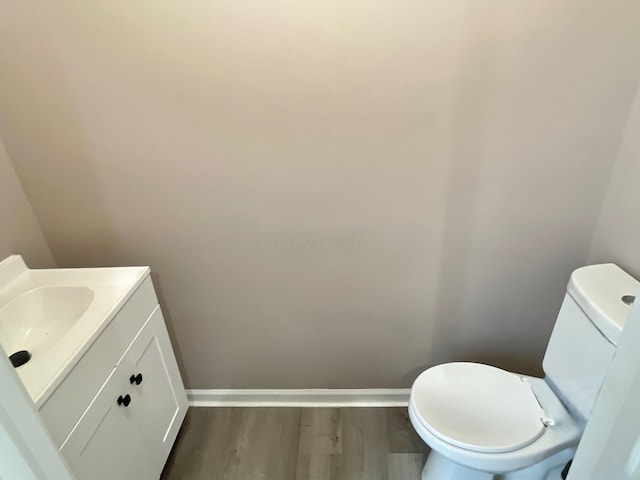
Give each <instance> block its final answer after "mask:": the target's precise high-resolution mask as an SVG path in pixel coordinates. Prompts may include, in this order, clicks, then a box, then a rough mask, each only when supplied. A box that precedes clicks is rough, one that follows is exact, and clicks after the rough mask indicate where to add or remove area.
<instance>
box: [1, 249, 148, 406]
mask: <svg viewBox="0 0 640 480" xmlns="http://www.w3.org/2000/svg"><path fill="white" fill-rule="evenodd" d="M147 275H149V268H148V267H117V268H69V269H44V270H37V269H30V268H28V267H27V266H26V265H25V263H24V261H23V260H22V257H20V256H19V255H13V256H11V257H9V258H6V259H5V260H3V261H1V262H0V346H1V347H2V348H0V354H1V355H11V354H13V353H15V352H17V351H20V350H26V351H28V352H29V353H30V354H31V359H30V360H29V361H28V362H27V363H25V364H24V365H21V366H19V367H17V368H16V372H17V373H18V376H19V377H20V379H21V380H22V383H23V384H24V386H25V387H26V389H27V391H28V392H29V395H31V398H32V399H33V401H34V403H35V404H36V405H37V406H38V407H39V406H41V405H42V404H43V403H44V401H45V400H46V399H47V398H48V397H49V395H50V394H51V392H53V391H54V390H55V388H56V387H57V386H58V385H59V384H60V382H61V381H62V379H63V378H64V377H65V375H66V374H67V373H68V372H69V371H70V370H71V369H72V368H73V366H74V365H75V364H76V363H77V361H78V360H79V359H80V358H81V357H82V355H83V354H84V353H85V352H86V351H87V349H88V348H89V346H90V345H91V343H92V342H93V341H94V340H95V339H96V338H97V336H98V335H100V333H101V332H102V331H103V330H104V329H105V327H106V326H107V325H108V324H109V322H110V321H111V320H112V319H113V317H114V316H115V314H116V313H117V312H118V310H119V309H120V307H122V305H124V303H125V302H126V301H127V300H128V299H129V297H130V296H131V295H132V294H133V292H135V290H136V288H138V286H139V285H140V284H141V283H142V281H143V280H144V279H145V278H146V277H147ZM2 350H4V351H2Z"/></svg>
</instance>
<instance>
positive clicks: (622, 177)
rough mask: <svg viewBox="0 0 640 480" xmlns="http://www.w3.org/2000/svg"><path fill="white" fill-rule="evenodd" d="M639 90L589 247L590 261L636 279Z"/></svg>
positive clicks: (639, 251)
mask: <svg viewBox="0 0 640 480" xmlns="http://www.w3.org/2000/svg"><path fill="white" fill-rule="evenodd" d="M638 206H640V91H639V92H638V95H637V96H636V100H635V103H634V105H633V110H632V111H631V114H630V115H629V122H628V124H627V128H626V130H625V133H624V137H623V139H622V144H621V146H620V152H619V153H618V156H617V160H616V163H615V167H614V169H613V174H612V175H611V181H610V182H609V187H608V189H607V195H606V197H605V200H604V202H603V205H602V211H601V212H600V218H599V219H598V224H597V228H596V231H595V234H594V237H593V243H592V245H591V252H590V254H589V260H590V261H591V262H594V263H595V262H615V263H617V264H619V265H621V266H622V267H624V268H625V269H626V270H627V271H628V272H629V273H631V274H633V275H634V276H635V277H636V278H640V215H638V211H637V210H638Z"/></svg>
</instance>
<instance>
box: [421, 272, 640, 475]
mask: <svg viewBox="0 0 640 480" xmlns="http://www.w3.org/2000/svg"><path fill="white" fill-rule="evenodd" d="M639 287H640V283H638V281H637V280H635V279H634V278H633V277H631V276H630V275H629V274H627V273H626V272H624V271H623V270H621V269H620V268H619V267H617V266H616V265H613V264H603V265H592V266H589V267H583V268H580V269H578V270H576V271H574V272H573V274H572V275H571V279H570V281H569V284H568V285H567V292H566V295H565V298H564V301H563V303H562V307H561V308H560V312H559V313H558V317H557V318H556V323H555V326H554V328H553V333H552V334H551V339H550V340H549V344H548V345H547V350H546V352H545V356H544V360H543V362H542V367H543V370H544V372H545V378H544V379H541V378H534V377H526V376H522V375H516V374H514V373H510V372H507V371H505V370H500V369H498V368H495V367H490V366H488V365H482V364H478V363H446V364H443V365H438V366H435V367H433V368H430V369H428V370H426V371H425V372H423V373H422V374H421V375H420V376H419V377H418V378H417V379H416V381H415V382H414V384H413V387H412V388H411V398H410V402H409V416H410V418H411V423H412V424H413V427H414V428H415V430H416V431H417V432H418V434H419V435H420V437H422V439H423V440H424V441H425V442H426V443H427V444H428V445H429V446H430V447H431V450H432V451H431V454H430V455H429V458H428V459H427V463H426V464H425V467H424V470H423V472H422V478H423V480H494V479H495V480H552V479H553V480H556V479H557V480H559V479H560V472H561V471H562V469H563V467H564V466H565V465H566V464H567V462H568V461H569V460H570V459H571V458H572V456H573V453H574V451H575V448H576V446H577V444H578V442H579V440H580V436H581V434H582V431H583V429H584V426H585V424H586V422H587V420H588V419H589V416H590V415H591V409H592V408H593V404H594V402H595V400H596V398H597V396H598V393H599V391H600V387H601V386H602V382H603V381H604V377H605V375H606V372H607V369H608V367H609V363H610V362H611V359H612V358H613V355H614V354H615V350H616V345H617V342H618V338H619V336H620V332H621V331H622V328H623V327H624V324H625V322H626V319H627V316H628V315H629V312H630V310H631V307H630V306H629V305H630V303H631V302H629V301H628V300H629V299H630V298H631V296H633V295H634V294H635V293H636V292H637V291H638V288H639ZM633 298H635V297H633Z"/></svg>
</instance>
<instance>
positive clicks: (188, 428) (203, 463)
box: [162, 408, 428, 480]
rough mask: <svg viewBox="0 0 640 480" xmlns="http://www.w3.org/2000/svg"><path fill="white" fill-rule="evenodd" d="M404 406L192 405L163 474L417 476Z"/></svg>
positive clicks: (323, 479)
mask: <svg viewBox="0 0 640 480" xmlns="http://www.w3.org/2000/svg"><path fill="white" fill-rule="evenodd" d="M427 452H428V447H427V446H426V445H425V444H424V442H422V441H421V440H420V438H419V437H418V436H417V435H416V434H415V432H414V431H413V428H412V427H411V423H410V422H409V417H408V414H407V409H406V408H190V409H189V413H188V414H187V418H186V420H185V423H184V425H183V426H182V430H181V432H180V434H179V436H178V440H177V442H176V444H175V446H174V448H173V451H172V453H171V456H170V457H169V460H168V462H167V465H166V467H165V469H164V472H163V474H162V480H205V479H206V480H209V479H212V480H419V479H420V471H421V469H422V466H423V464H424V460H425V458H426V454H427Z"/></svg>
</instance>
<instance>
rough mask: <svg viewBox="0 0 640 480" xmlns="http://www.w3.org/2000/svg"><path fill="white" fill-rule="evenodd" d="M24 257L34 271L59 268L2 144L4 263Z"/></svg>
mask: <svg viewBox="0 0 640 480" xmlns="http://www.w3.org/2000/svg"><path fill="white" fill-rule="evenodd" d="M14 254H20V255H22V256H23V257H24V259H25V262H27V265H29V266H30V267H32V268H46V267H52V266H55V262H54V260H53V256H52V255H51V251H50V250H49V246H48V245H47V242H46V241H45V239H44V236H43V234H42V230H41V229H40V225H39V224H38V221H37V220H36V217H35V215H34V214H33V210H32V208H31V205H30V204H29V201H28V200H27V197H26V195H25V194H24V191H23V190H22V185H21V184H20V180H18V176H17V175H16V172H15V170H14V169H13V165H12V164H11V162H10V161H9V157H8V156H7V152H6V150H5V148H4V145H3V144H2V142H1V141H0V260H2V259H4V258H6V257H8V256H9V255H14Z"/></svg>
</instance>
